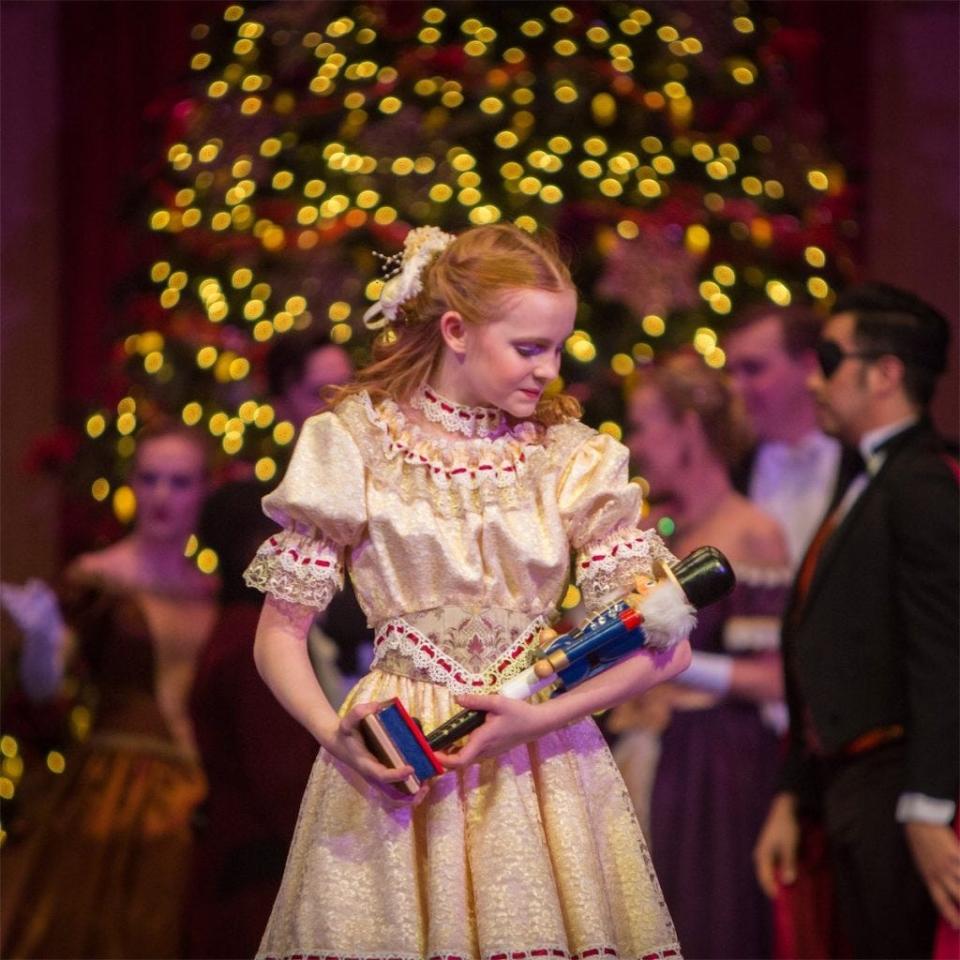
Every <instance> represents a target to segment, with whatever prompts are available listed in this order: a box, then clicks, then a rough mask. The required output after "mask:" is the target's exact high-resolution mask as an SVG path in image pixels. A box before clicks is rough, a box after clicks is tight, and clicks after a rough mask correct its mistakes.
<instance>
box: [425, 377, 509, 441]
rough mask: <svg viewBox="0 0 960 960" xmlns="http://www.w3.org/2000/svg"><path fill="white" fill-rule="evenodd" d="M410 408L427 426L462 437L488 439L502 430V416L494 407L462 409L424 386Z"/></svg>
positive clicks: (462, 407)
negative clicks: (429, 424)
mask: <svg viewBox="0 0 960 960" xmlns="http://www.w3.org/2000/svg"><path fill="white" fill-rule="evenodd" d="M410 406H412V407H413V408H414V409H415V410H419V411H420V412H421V413H422V414H423V415H424V416H425V417H426V418H427V419H428V420H429V421H430V422H431V423H439V424H440V425H441V426H442V427H443V428H444V429H445V430H449V431H450V433H462V434H463V435H464V436H465V437H489V436H491V435H492V434H495V433H498V432H500V431H501V430H503V428H504V423H505V421H504V416H503V412H502V411H500V410H497V409H496V408H495V407H464V406H462V405H460V404H458V403H454V402H453V401H452V400H448V399H447V398H446V397H442V396H440V394H439V393H437V392H436V390H434V389H433V388H432V387H428V386H427V385H426V384H424V385H423V386H421V387H420V389H419V390H418V391H417V392H416V393H415V394H414V395H413V397H412V398H411V400H410Z"/></svg>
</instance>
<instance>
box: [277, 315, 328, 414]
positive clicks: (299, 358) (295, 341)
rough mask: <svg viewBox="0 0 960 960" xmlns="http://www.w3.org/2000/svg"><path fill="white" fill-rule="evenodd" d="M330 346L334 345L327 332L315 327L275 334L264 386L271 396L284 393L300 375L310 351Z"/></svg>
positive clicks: (279, 395)
mask: <svg viewBox="0 0 960 960" xmlns="http://www.w3.org/2000/svg"><path fill="white" fill-rule="evenodd" d="M331 346H335V344H334V342H333V341H332V340H331V339H330V337H329V335H328V334H326V333H325V332H324V331H323V330H319V329H317V328H316V327H308V328H307V329H306V330H297V331H295V332H293V333H286V334H284V335H283V336H281V337H278V338H277V340H276V341H275V342H274V344H273V346H272V347H271V348H270V352H269V353H268V354H267V363H266V368H267V386H268V388H269V390H270V393H271V395H272V396H274V397H281V396H283V394H285V393H286V392H287V390H288V389H289V388H290V387H291V386H292V385H293V384H295V383H296V382H297V381H298V380H299V379H300V378H301V377H302V376H303V371H304V370H305V369H306V366H307V358H308V357H309V356H310V354H311V353H313V352H314V351H315V350H322V349H323V348H324V347H331Z"/></svg>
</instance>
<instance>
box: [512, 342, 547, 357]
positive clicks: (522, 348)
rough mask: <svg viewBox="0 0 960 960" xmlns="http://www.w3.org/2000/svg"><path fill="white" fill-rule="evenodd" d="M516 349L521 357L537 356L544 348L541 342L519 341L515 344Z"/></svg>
mask: <svg viewBox="0 0 960 960" xmlns="http://www.w3.org/2000/svg"><path fill="white" fill-rule="evenodd" d="M514 349H515V350H516V351H517V353H519V354H520V356H521V357H536V356H538V355H539V354H541V353H543V350H544V348H543V347H542V346H541V345H540V344H539V343H518V344H515V345H514Z"/></svg>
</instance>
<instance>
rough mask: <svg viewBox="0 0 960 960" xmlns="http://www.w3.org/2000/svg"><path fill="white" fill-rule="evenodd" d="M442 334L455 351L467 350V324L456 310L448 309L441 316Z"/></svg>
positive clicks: (445, 341) (464, 351)
mask: <svg viewBox="0 0 960 960" xmlns="http://www.w3.org/2000/svg"><path fill="white" fill-rule="evenodd" d="M440 335H441V336H442V337H443V342H444V343H445V344H446V345H447V346H448V347H449V348H450V349H451V350H452V351H453V352H454V353H456V354H464V353H466V352H467V324H466V321H465V320H464V319H463V317H462V316H461V315H460V314H459V313H457V311H456V310H448V311H447V312H446V313H445V314H443V316H441V317H440Z"/></svg>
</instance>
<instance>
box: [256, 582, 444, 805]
mask: <svg viewBox="0 0 960 960" xmlns="http://www.w3.org/2000/svg"><path fill="white" fill-rule="evenodd" d="M315 615H316V611H315V610H314V609H313V608H312V607H306V606H302V605H301V604H296V603H289V602H287V601H283V600H277V599H275V598H274V597H271V596H268V597H267V599H266V601H265V602H264V605H263V610H262V612H261V614H260V622H259V623H258V624H257V636H256V640H255V642H254V647H253V657H254V661H255V662H256V664H257V670H258V671H259V672H260V676H261V677H263V680H264V682H265V683H266V684H267V686H268V687H269V688H270V690H271V691H272V692H273V695H274V696H275V697H276V698H277V700H279V701H280V703H281V705H282V706H283V708H284V709H285V710H286V711H287V712H288V713H289V714H290V715H291V716H292V717H293V718H294V719H295V720H297V721H298V722H299V723H300V724H302V725H303V726H304V727H305V728H306V729H307V730H308V731H309V732H310V733H311V734H312V735H313V737H314V738H315V739H316V740H317V742H318V743H319V744H320V745H321V746H322V747H323V748H324V749H326V750H327V751H329V752H330V753H331V754H333V756H335V757H336V758H337V759H338V760H341V761H342V762H343V763H345V764H347V766H349V767H351V768H352V769H354V770H356V772H357V773H359V774H360V776H362V777H363V778H364V779H365V780H366V781H367V782H368V783H371V784H373V785H374V786H376V787H378V788H379V789H380V790H382V791H383V792H384V793H385V794H386V795H387V796H388V797H390V798H391V799H394V800H406V799H412V802H414V803H417V802H419V801H420V800H422V799H423V797H424V796H425V795H426V790H427V786H426V785H424V787H423V788H422V789H421V791H420V793H418V794H417V795H416V797H413V798H407V797H406V796H405V795H403V794H401V793H400V791H398V790H395V789H394V788H393V787H392V786H391V784H393V783H396V782H398V781H401V780H403V779H405V778H406V777H408V776H410V774H412V773H413V769H412V768H411V767H409V766H407V767H401V768H399V769H397V770H391V769H389V768H388V767H385V766H384V765H383V764H382V763H380V762H379V761H378V760H377V759H376V758H375V757H374V756H373V754H371V753H370V751H369V750H367V748H366V746H365V745H364V743H363V738H362V737H361V735H360V733H359V731H358V729H357V727H358V724H359V723H360V720H361V719H362V718H363V717H365V716H366V715H367V714H369V713H373V712H374V711H376V710H377V709H378V707H379V704H377V703H362V704H357V706H355V707H353V709H352V710H350V711H349V712H348V713H347V714H346V715H345V716H344V717H343V718H342V719H341V718H340V717H339V716H338V714H337V712H336V710H334V709H333V707H332V706H331V705H330V701H329V700H327V698H326V696H325V695H324V693H323V690H322V689H321V687H320V684H319V682H318V681H317V678H316V674H315V673H314V672H313V667H312V665H311V663H310V656H309V654H308V652H307V633H308V631H309V630H310V625H311V624H312V623H313V619H314V617H315Z"/></svg>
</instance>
